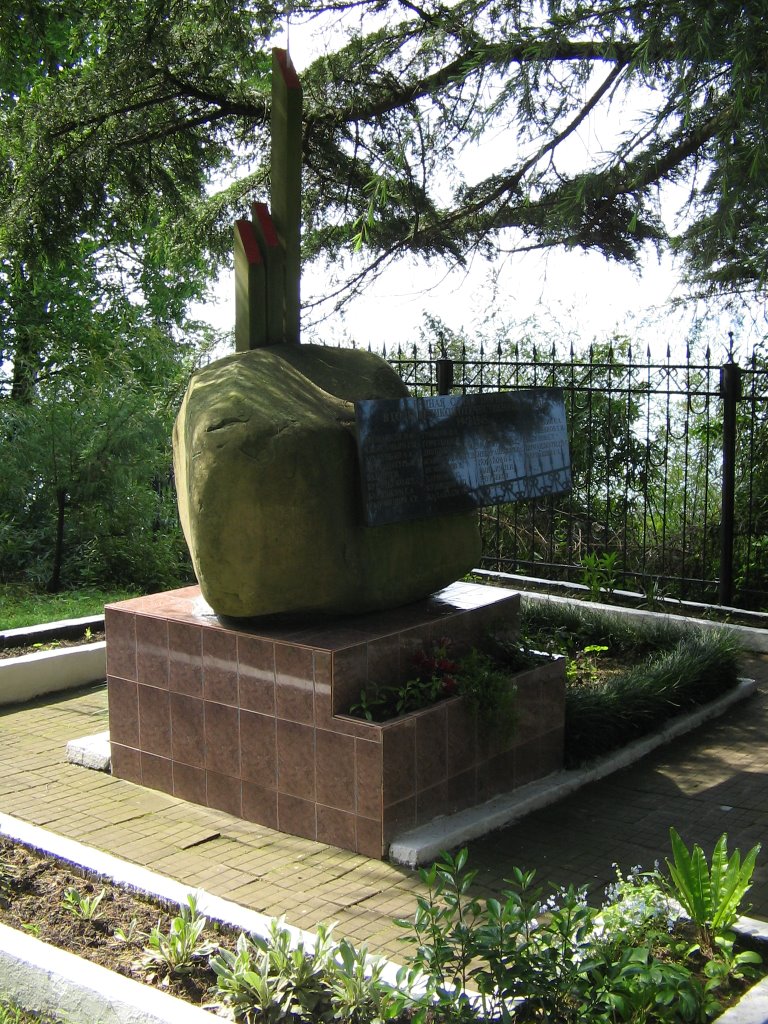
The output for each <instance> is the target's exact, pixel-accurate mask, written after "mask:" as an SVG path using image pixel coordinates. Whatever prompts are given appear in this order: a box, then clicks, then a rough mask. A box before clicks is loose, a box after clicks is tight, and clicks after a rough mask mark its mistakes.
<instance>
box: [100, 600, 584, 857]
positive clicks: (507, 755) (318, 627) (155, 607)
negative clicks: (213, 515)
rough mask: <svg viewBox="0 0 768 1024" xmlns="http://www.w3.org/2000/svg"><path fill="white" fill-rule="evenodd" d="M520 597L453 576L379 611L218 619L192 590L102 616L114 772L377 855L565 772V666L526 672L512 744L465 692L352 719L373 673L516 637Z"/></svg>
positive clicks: (405, 674) (382, 678) (398, 672)
mask: <svg viewBox="0 0 768 1024" xmlns="http://www.w3.org/2000/svg"><path fill="white" fill-rule="evenodd" d="M519 600H520V599H519V595H517V594H515V593H513V592H511V591H506V590H501V589H499V588H497V587H487V586H478V585H475V584H462V583H457V584H453V585H452V586H451V587H448V588H446V589H445V590H444V591H441V592H440V593H439V594H436V595H433V596H432V597H431V598H429V599H427V600H425V601H422V602H418V603H416V604H413V605H408V606H407V607H404V608H399V609H395V610H393V611H388V612H380V613H377V614H375V615H365V616H355V617H347V618H344V619H342V620H338V621H323V622H314V623H312V624H307V623H306V622H305V623H303V624H297V623H295V622H294V623H289V622H285V621H282V622H279V623H278V622H272V623H266V622H261V623H260V624H259V625H258V626H254V627H250V626H246V625H241V624H237V625H234V626H233V625H232V624H226V623H223V622H221V621H219V619H218V618H217V617H216V616H214V615H213V614H212V613H211V611H210V609H209V608H208V606H207V605H206V604H205V603H204V602H203V600H202V598H201V597H200V591H199V588H197V587H189V588H186V589H183V590H176V591H170V592H168V593H164V594H156V595H152V596H150V597H142V598H135V599H133V600H130V601H122V602H120V603H119V604H113V605H109V606H108V607H107V610H106V625H107V674H108V680H109V724H110V738H111V747H112V771H113V773H114V774H115V775H117V776H119V777H121V778H124V779H129V780H131V781H133V782H137V783H140V784H142V785H144V786H149V787H151V788H153V789H160V790H163V791H164V792H168V793H173V794H174V795H176V796H178V797H181V798H182V799H185V800H191V801H193V802H195V803H200V804H204V805H207V806H210V807H216V808H219V809H221V810H225V811H228V812H230V813H231V814H235V815H238V816H240V817H243V818H247V819H248V820H250V821H256V822H259V823H261V824H264V825H267V826H268V827H270V828H275V829H279V830H280V831H282V832H290V833H293V834H295V835H300V836H305V837H307V838H310V839H316V840H318V841H319V842H323V843H329V844H331V845H334V846H340V847H343V848H345V849H349V850H356V851H358V852H360V853H363V854H365V855H367V856H370V857H377V858H378V857H383V856H385V855H386V852H387V849H388V847H389V844H390V842H391V840H392V839H393V838H394V836H395V835H397V834H398V833H400V832H403V831H405V830H407V829H408V828H412V827H413V826H415V825H417V824H421V823H423V822H425V821H428V820H430V819H431V818H433V817H435V816H436V815H438V814H447V813H451V812H453V811H457V810H461V809H463V808H465V807H468V806H471V805H473V804H475V803H479V802H481V801H483V800H486V799H488V798H489V797H491V796H493V795H495V794H496V793H499V792H504V791H508V790H510V789H513V788H515V787H517V786H520V785H523V784H524V783H527V782H530V781H532V780H533V779H536V778H540V777H541V776H543V775H546V774H549V773H550V772H552V771H554V770H556V769H558V768H560V767H561V765H562V746H563V714H564V677H563V669H562V665H561V664H560V663H550V664H547V665H544V666H543V667H541V668H538V669H534V670H531V671H530V672H526V673H522V674H520V675H518V676H517V677H516V678H515V683H516V686H517V699H516V706H517V709H518V716H517V724H516V728H515V730H514V734H513V735H512V736H511V737H508V736H502V735H499V734H498V732H497V731H496V730H493V731H491V732H490V733H486V731H485V730H484V729H483V728H482V727H479V726H478V725H477V724H476V723H475V719H474V716H473V715H472V714H470V713H468V711H467V709H466V708H465V706H464V702H463V699H462V698H453V699H451V700H447V701H443V702H442V703H440V704H438V705H435V706H434V707H431V708H428V709H425V710H424V711H418V712H414V713H412V714H409V715H404V716H402V717H401V718H398V719H394V720H392V721H390V722H386V723H381V724H378V723H372V722H365V721H362V720H360V719H356V718H351V717H349V716H348V715H346V714H345V712H346V710H347V709H348V708H349V707H350V705H351V704H353V703H354V702H355V701H356V700H357V698H358V696H359V693H360V690H361V689H363V688H364V687H365V686H366V685H368V684H369V683H374V682H382V683H392V682H395V681H400V682H402V681H404V680H405V679H407V678H409V677H412V676H413V675H414V669H413V664H412V658H413V654H414V653H415V652H416V651H417V650H419V649H421V648H427V649H428V648H429V647H430V645H431V644H432V643H433V642H434V641H437V640H439V639H440V638H442V637H450V638H451V641H452V652H453V653H454V654H455V655H456V656H461V654H462V653H464V652H466V651H467V650H469V649H470V648H471V647H472V646H473V645H474V644H475V643H477V641H478V640H479V639H480V638H481V637H482V635H483V633H484V632H485V631H487V630H488V629H489V628H491V627H492V628H494V629H499V628H503V629H507V630H511V631H513V632H514V631H515V630H516V628H517V617H518V611H519Z"/></svg>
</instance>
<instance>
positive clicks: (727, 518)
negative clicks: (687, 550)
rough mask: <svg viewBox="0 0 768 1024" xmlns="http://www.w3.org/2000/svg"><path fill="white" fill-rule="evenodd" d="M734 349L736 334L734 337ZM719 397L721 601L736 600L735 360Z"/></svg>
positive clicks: (723, 376) (723, 371)
mask: <svg viewBox="0 0 768 1024" xmlns="http://www.w3.org/2000/svg"><path fill="white" fill-rule="evenodd" d="M731 346H733V335H732V334H731ZM720 397H721V398H722V399H723V494H722V504H721V514H720V586H719V590H718V601H719V603H720V604H726V605H729V604H730V603H731V601H732V600H733V526H734V503H735V494H736V403H737V402H738V401H739V399H740V398H741V367H740V366H738V365H737V364H736V363H734V361H733V347H731V351H730V352H729V354H728V362H727V363H725V364H723V366H721V367H720Z"/></svg>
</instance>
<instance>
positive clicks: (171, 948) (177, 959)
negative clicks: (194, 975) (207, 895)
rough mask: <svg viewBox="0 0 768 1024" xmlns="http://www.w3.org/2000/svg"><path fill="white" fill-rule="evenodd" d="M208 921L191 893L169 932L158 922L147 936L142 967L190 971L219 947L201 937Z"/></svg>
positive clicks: (180, 971)
mask: <svg viewBox="0 0 768 1024" xmlns="http://www.w3.org/2000/svg"><path fill="white" fill-rule="evenodd" d="M207 923H208V919H207V918H206V917H204V916H203V915H202V914H201V913H200V912H199V911H198V909H197V899H196V898H195V896H194V895H192V893H190V894H189V895H188V896H187V905H186V906H184V904H181V905H180V906H179V913H178V914H177V915H176V917H174V918H172V920H171V924H170V928H169V930H168V932H167V934H166V933H165V932H163V930H162V929H161V927H160V924H159V923H158V924H156V925H155V926H154V927H153V928H152V930H151V931H150V932H149V934H148V935H147V936H146V940H147V946H146V947H145V949H144V957H143V961H142V964H143V966H144V967H145V968H147V969H160V970H161V971H162V972H164V973H165V974H189V973H190V971H191V970H192V969H193V968H194V966H195V964H196V963H198V962H199V961H201V960H204V959H205V958H206V957H208V956H210V955H211V954H212V953H213V952H214V951H215V950H216V948H217V947H216V945H215V944H213V943H208V942H204V941H202V940H201V935H202V932H203V930H204V928H205V926H206V924H207Z"/></svg>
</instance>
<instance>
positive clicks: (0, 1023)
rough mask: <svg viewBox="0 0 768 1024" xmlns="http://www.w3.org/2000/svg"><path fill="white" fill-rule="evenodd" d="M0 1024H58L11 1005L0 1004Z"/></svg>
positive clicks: (50, 1019) (48, 1018)
mask: <svg viewBox="0 0 768 1024" xmlns="http://www.w3.org/2000/svg"><path fill="white" fill-rule="evenodd" d="M0 1024H59V1022H58V1021H54V1019H53V1018H52V1017H41V1016H39V1015H38V1014H36V1013H29V1012H28V1011H27V1010H22V1009H21V1008H20V1007H18V1006H16V1005H14V1004H13V1003H7V1002H0Z"/></svg>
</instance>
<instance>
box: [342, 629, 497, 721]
mask: <svg viewBox="0 0 768 1024" xmlns="http://www.w3.org/2000/svg"><path fill="white" fill-rule="evenodd" d="M489 646H490V647H491V649H493V650H495V651H496V654H497V655H498V654H499V653H500V652H501V651H502V646H501V645H496V647H495V648H494V647H493V645H492V644H491V643H490V641H489ZM449 650H450V640H448V639H447V638H444V639H442V640H440V641H439V642H438V643H436V644H435V645H434V646H433V647H432V648H431V650H429V651H424V650H419V651H417V652H416V654H415V655H414V657H413V666H414V669H415V670H416V675H414V676H413V677H412V678H410V679H408V680H406V681H405V682H404V683H403V684H402V685H400V686H388V687H384V686H380V687H373V688H369V689H365V690H362V691H361V693H360V697H359V700H358V702H357V703H356V704H353V705H352V707H351V708H350V714H352V715H356V716H357V717H359V718H365V719H367V720H368V721H377V722H380V721H385V720H386V719H388V718H394V717H395V716H396V715H403V714H406V713H407V712H409V711H418V710H420V709H421V708H425V707H430V706H431V705H432V704H435V703H436V702H437V701H440V700H444V699H446V698H447V697H453V696H457V695H460V696H464V697H465V698H466V699H467V703H468V704H469V706H470V707H471V708H473V709H474V710H475V711H476V712H477V713H478V714H479V715H480V716H481V718H482V719H483V721H484V722H485V723H486V725H488V726H493V727H506V728H510V727H511V726H512V724H513V721H514V696H515V688H514V685H513V684H512V683H511V681H510V675H511V671H510V669H509V668H508V667H507V665H506V664H504V663H503V662H504V661H506V657H504V658H503V660H500V659H499V657H498V656H497V657H494V656H493V655H492V654H491V653H487V652H485V651H478V650H475V649H473V650H472V651H470V653H469V654H468V655H466V657H464V658H462V659H461V660H460V661H456V660H455V659H453V658H451V657H450V653H449Z"/></svg>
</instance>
